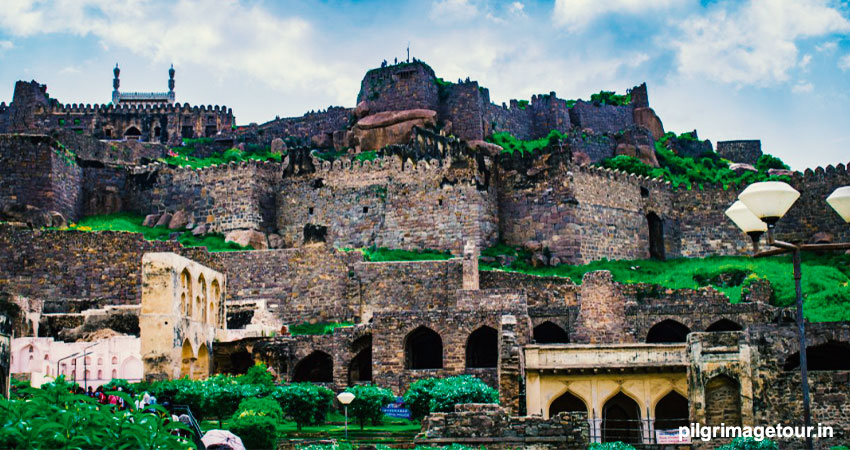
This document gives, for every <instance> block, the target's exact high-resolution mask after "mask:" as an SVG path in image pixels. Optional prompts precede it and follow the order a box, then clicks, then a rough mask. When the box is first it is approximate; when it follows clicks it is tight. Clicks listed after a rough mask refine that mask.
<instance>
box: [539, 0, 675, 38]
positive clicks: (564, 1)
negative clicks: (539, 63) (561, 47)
mask: <svg viewBox="0 0 850 450" xmlns="http://www.w3.org/2000/svg"><path fill="white" fill-rule="evenodd" d="M684 3H687V1H686V0H607V1H598V0H555V9H554V11H553V16H552V19H553V20H554V21H555V25H558V26H562V27H564V28H566V29H567V30H569V31H571V32H579V31H582V30H584V29H585V28H587V26H588V25H590V24H591V23H592V22H593V21H594V20H596V19H597V18H599V17H602V16H605V15H608V14H616V13H620V14H641V13H646V12H652V11H657V10H660V9H665V8H670V7H673V6H678V5H681V4H684Z"/></svg>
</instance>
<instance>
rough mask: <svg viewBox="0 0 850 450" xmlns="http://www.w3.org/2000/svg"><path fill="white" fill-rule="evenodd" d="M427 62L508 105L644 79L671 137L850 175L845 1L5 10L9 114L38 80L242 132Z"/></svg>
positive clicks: (8, 3) (420, 0) (3, 61)
mask: <svg viewBox="0 0 850 450" xmlns="http://www.w3.org/2000/svg"><path fill="white" fill-rule="evenodd" d="M408 42H410V49H411V55H412V56H415V57H417V58H420V59H422V60H424V61H426V62H428V63H429V64H430V65H431V66H432V67H433V68H434V70H435V71H436V72H437V75H438V76H442V77H443V78H445V79H448V80H457V79H458V78H466V77H470V78H472V79H473V80H478V81H479V83H481V85H483V86H485V87H487V88H489V89H490V95H491V98H492V99H493V101H495V102H499V103H500V102H503V101H504V102H507V101H508V100H509V99H511V98H518V99H522V98H526V99H527V98H529V97H530V96H531V95H533V94H536V93H548V92H549V91H556V92H557V93H558V96H559V97H562V98H585V99H586V98H588V97H589V96H590V94H592V93H594V92H598V91H599V90H602V89H606V90H616V91H618V92H620V93H622V92H623V91H624V90H625V89H627V88H629V87H631V86H634V85H637V84H639V83H641V82H644V81H646V82H647V83H648V85H649V96H650V103H651V105H652V106H653V107H654V109H655V110H656V112H657V113H658V114H659V116H660V117H661V119H662V120H663V122H664V126H665V128H666V129H667V130H672V131H677V132H683V131H689V130H692V129H697V130H698V132H699V135H700V137H702V138H707V139H711V140H712V141H713V142H716V141H718V140H729V139H761V140H762V145H763V149H764V150H765V151H766V152H770V153H773V154H775V155H777V156H779V157H781V158H782V159H784V160H785V161H786V162H788V163H789V164H791V166H792V167H793V168H795V169H802V168H806V167H814V166H818V165H827V164H837V163H839V162H843V163H845V164H847V163H848V162H850V133H848V131H850V3H848V1H847V0H842V1H839V0H743V1H711V0H703V1H699V0H607V1H606V0H596V1H593V0H556V1H545V2H544V1H532V0H515V1H514V0H512V1H486V0H412V1H401V0H400V1H377V0H362V1H354V0H350V1H332V0H327V1H321V2H310V1H286V2H284V1H280V2H273V1H250V0H244V1H239V0H221V1H211V0H168V1H159V0H129V1H121V2H117V1H114V0H56V1H33V0H4V2H3V7H2V8H0V101H6V102H7V103H8V102H9V101H10V100H11V96H12V88H13V85H14V82H15V81H16V80H19V79H24V80H30V79H35V80H38V81H39V82H41V83H44V84H47V85H48V92H49V93H50V94H51V96H52V97H54V98H58V99H59V100H60V101H62V102H65V103H105V102H108V101H109V100H110V98H111V97H110V96H111V90H112V87H111V83H112V67H113V66H114V65H115V63H116V62H117V63H119V64H120V66H121V69H122V72H121V88H122V89H123V90H128V91H130V90H134V91H153V90H155V91H164V90H166V89H167V86H166V83H167V77H168V76H167V70H168V66H169V65H170V64H171V63H173V64H174V66H175V69H176V70H177V76H176V82H177V87H176V89H175V90H176V92H177V100H178V101H180V102H189V103H191V104H225V105H227V106H229V107H232V108H233V111H234V114H235V115H236V119H237V122H238V123H240V124H246V123H249V122H264V121H267V120H270V119H273V118H274V117H275V116H281V117H284V116H295V115H301V114H303V113H304V112H306V111H308V110H313V109H323V108H325V107H327V106H329V105H342V106H354V102H355V98H356V95H357V91H358V89H359V83H360V80H361V78H362V76H363V74H364V73H365V72H366V70H368V69H369V68H372V67H376V66H378V65H379V64H380V63H381V61H382V60H383V59H387V60H389V61H392V60H393V58H395V57H398V58H399V59H402V58H404V56H405V48H406V47H407V45H408Z"/></svg>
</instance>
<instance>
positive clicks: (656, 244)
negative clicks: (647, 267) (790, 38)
mask: <svg viewBox="0 0 850 450" xmlns="http://www.w3.org/2000/svg"><path fill="white" fill-rule="evenodd" d="M646 223H647V226H648V227H649V257H650V258H652V259H658V260H661V261H663V260H664V221H663V220H662V219H661V218H660V217H658V215H657V214H655V213H654V212H651V213H649V214H647V215H646Z"/></svg>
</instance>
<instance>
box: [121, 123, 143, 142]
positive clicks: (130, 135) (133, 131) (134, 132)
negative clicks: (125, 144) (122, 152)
mask: <svg viewBox="0 0 850 450" xmlns="http://www.w3.org/2000/svg"><path fill="white" fill-rule="evenodd" d="M124 138H125V139H134V140H140V139H141V138H142V132H141V130H139V129H138V128H137V127H136V126H135V125H134V126H131V127H130V128H127V129H126V130H124Z"/></svg>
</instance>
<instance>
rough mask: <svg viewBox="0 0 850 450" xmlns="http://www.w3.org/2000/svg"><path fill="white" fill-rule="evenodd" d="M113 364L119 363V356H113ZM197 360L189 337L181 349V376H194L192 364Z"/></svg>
mask: <svg viewBox="0 0 850 450" xmlns="http://www.w3.org/2000/svg"><path fill="white" fill-rule="evenodd" d="M113 360H114V362H113V364H116V363H117V358H113ZM194 362H195V352H194V350H192V344H191V343H190V342H189V340H188V339H186V340H184V341H183V348H182V350H181V351H180V378H183V377H189V378H192V364H193V363H194Z"/></svg>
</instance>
